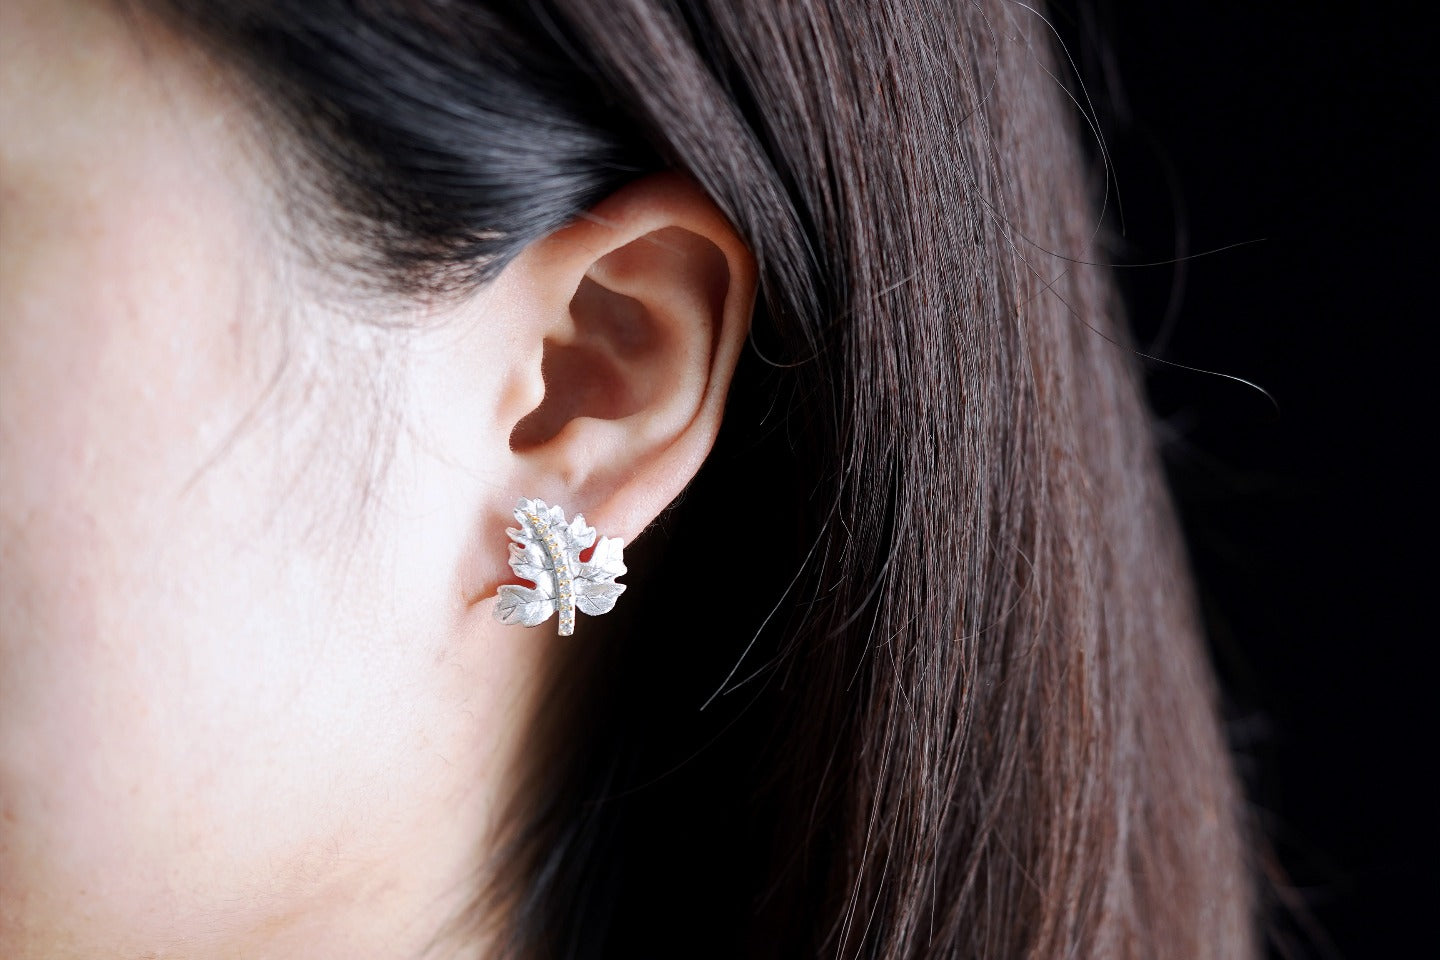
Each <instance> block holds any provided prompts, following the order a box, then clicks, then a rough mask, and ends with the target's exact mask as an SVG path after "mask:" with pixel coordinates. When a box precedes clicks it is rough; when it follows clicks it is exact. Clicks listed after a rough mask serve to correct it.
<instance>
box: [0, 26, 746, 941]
mask: <svg viewBox="0 0 1440 960" xmlns="http://www.w3.org/2000/svg"><path fill="white" fill-rule="evenodd" d="M241 102H242V101H241V99H240V98H238V97H236V96H235V95H234V92H233V89H232V87H231V86H229V85H228V83H227V82H226V81H224V80H222V79H221V77H220V75H219V72H218V71H217V70H216V68H214V67H213V65H212V64H211V63H210V62H209V61H208V60H207V59H206V58H205V57H204V56H203V55H202V54H201V53H200V52H199V51H198V50H196V49H193V48H192V47H191V46H189V45H187V44H186V43H184V42H181V41H180V40H178V39H176V38H175V37H173V36H171V35H169V34H167V33H166V32H165V31H164V30H163V29H160V28H158V27H154V26H149V25H141V24H139V23H138V22H137V21H135V20H133V19H126V18H122V17H120V16H118V15H117V14H116V13H115V12H114V11H113V10H112V8H111V6H110V5H109V4H105V3H92V2H83V0H66V2H52V0H17V2H9V3H6V4H5V5H4V6H3V7H0V954H3V955H4V956H7V957H30V956H45V957H72V956H73V957H95V956H139V955H147V956H185V957H232V956H234V957H239V956H248V957H254V956H307V957H327V956H335V957H351V958H353V957H370V956H376V957H381V956H401V955H409V954H412V953H413V954H417V955H418V953H419V952H420V948H421V947H422V946H423V945H424V943H425V942H426V940H427V939H428V938H429V937H430V936H431V935H432V934H434V933H435V932H436V925H437V924H438V923H439V922H440V921H441V920H442V919H443V917H444V916H445V915H447V913H448V911H450V910H451V909H453V908H454V907H456V906H457V905H459V904H460V903H462V902H464V901H465V900H466V899H467V898H468V896H469V895H470V893H471V892H472V891H473V878H474V877H475V876H476V875H477V873H478V871H480V870H481V869H482V868H483V866H484V863H485V858H486V854H487V843H488V842H489V838H490V836H491V834H490V831H491V829H492V828H493V827H494V826H495V824H496V823H497V821H498V818H499V816H500V811H501V809H502V807H503V806H504V804H505V803H506V802H507V801H508V800H509V797H510V792H511V791H512V790H513V789H514V788H515V785H516V782H515V772H514V771H515V770H516V768H517V764H518V763H519V762H520V761H522V760H523V759H525V749H526V745H525V740H524V732H525V730H526V729H527V726H528V724H529V721H530V718H531V717H532V715H533V712H534V711H535V710H536V709H537V708H539V705H538V704H537V703H536V702H535V700H536V690H537V689H538V678H539V677H541V676H542V675H543V668H544V665H545V664H546V663H547V662H549V660H550V658H553V657H556V656H563V654H564V650H565V647H564V646H562V645H561V644H562V643H568V642H583V640H584V635H585V632H586V629H585V628H586V623H585V622H583V620H582V622H581V623H580V624H579V626H578V628H577V630H576V636H575V637H574V638H566V639H565V640H564V641H561V640H558V639H557V638H556V637H555V636H554V622H553V621H551V623H549V624H547V625H546V627H545V628H544V629H536V630H523V629H519V628H515V627H506V626H503V625H500V624H498V623H496V622H495V621H494V618H493V616H492V612H493V610H492V607H493V600H491V599H490V598H491V597H493V595H494V593H495V590H496V587H497V586H498V585H499V584H502V583H505V582H510V581H511V577H510V574H509V571H508V568H507V567H506V552H505V542H506V541H505V535H504V528H505V527H506V526H507V524H512V521H511V520H510V517H509V510H510V508H511V506H512V505H513V503H514V501H515V499H516V497H517V496H520V495H528V496H540V497H546V498H547V499H550V500H551V501H552V502H557V503H561V504H564V505H565V506H567V508H569V509H570V510H571V511H572V512H574V511H576V510H584V512H585V514H586V517H587V519H588V520H589V522H590V523H591V524H592V525H594V526H596V527H597V528H599V529H600V530H601V532H602V533H606V534H608V535H611V536H618V537H623V538H625V539H627V540H629V539H631V538H633V537H635V536H636V535H638V534H639V533H640V531H641V530H642V529H643V528H644V526H645V524H646V523H648V522H649V520H650V519H652V518H653V517H654V516H655V515H656V513H658V511H659V510H660V509H662V508H663V507H664V505H665V504H666V503H668V502H669V500H670V499H672V498H673V497H674V496H675V495H676V494H677V493H678V492H679V491H680V489H682V488H683V486H684V484H685V483H686V482H688V480H689V479H690V477H691V476H692V475H693V473H694V470H695V469H696V467H697V466H698V464H699V463H700V462H701V461H702V460H703V458H704V456H705V454H706V452H707V451H708V449H709V446H710V444H711V443H712V442H713V439H714V434H715V431H716V430H717V429H718V425H719V418H720V410H721V408H722V406H723V398H724V393H725V390H726V388H727V385H728V379H729V375H730V371H731V370H732V369H733V366H734V363H735V358H736V356H737V355H738V353H739V350H740V348H741V345H742V344H743V341H744V336H745V331H746V324H747V323H748V316H749V311H750V303H751V300H752V298H753V294H754V280H753V264H751V262H750V261H749V259H748V255H747V254H746V253H745V250H744V246H743V244H741V243H740V241H739V240H738V239H736V238H735V236H734V234H733V233H732V232H730V229H729V227H728V225H727V224H726V223H725V222H724V220H723V218H721V217H720V216H719V215H718V214H717V213H716V212H715V211H714V209H713V207H712V206H711V205H710V204H709V203H708V201H707V200H706V199H705V198H704V197H703V195H701V194H700V193H699V192H698V191H696V190H694V189H693V188H692V187H690V186H689V185H688V183H687V182H685V181H682V180H680V179H678V178H670V177H658V178H651V179H649V180H647V181H644V182H641V183H637V184H636V185H634V187H633V189H630V190H629V191H627V192H625V193H624V194H623V195H617V196H616V197H613V198H611V200H609V201H607V204H608V206H607V208H606V210H605V211H604V216H603V217H597V218H596V220H595V222H589V221H586V222H581V223H577V224H576V225H574V226H572V227H567V228H564V229H563V230H561V231H558V232H557V233H556V234H554V235H552V236H551V237H549V238H546V239H545V240H544V241H541V242H539V243H537V244H534V245H532V246H531V247H530V248H527V249H526V251H525V252H524V253H523V254H522V255H521V256H520V257H519V258H518V259H517V260H515V261H513V262H512V263H511V264H510V265H509V266H508V267H507V268H506V269H505V270H504V272H503V273H502V274H501V275H500V276H499V278H498V279H496V280H495V281H493V282H491V283H490V284H487V285H486V286H485V287H483V288H482V289H480V290H479V291H477V292H476V293H475V294H473V295H472V296H469V297H465V298H463V299H460V300H457V301H454V302H447V303H445V304H443V305H435V304H432V305H429V306H425V305H415V304H411V305H409V306H406V307H403V308H402V307H395V308H393V309H392V310H391V313H392V314H393V315H386V316H383V317H374V318H363V317H359V316H357V315H358V314H360V313H362V312H363V310H365V309H381V308H374V307H366V308H358V307H357V308H354V309H349V308H347V307H345V305H344V304H343V303H342V302H341V301H340V300H337V299H336V298H334V297H331V296H325V295H321V294H320V293H319V292H318V291H320V290H323V289H327V284H325V283H321V282H311V278H310V277H309V276H308V274H307V271H308V270H310V269H311V268H310V266H308V265H307V264H306V263H305V262H304V261H303V259H302V258H301V257H300V256H299V255H298V254H297V253H296V252H295V251H294V250H293V249H292V248H291V246H290V245H289V243H288V242H287V241H286V240H285V239H284V237H285V236H286V234H285V231H284V230H283V228H282V226H281V216H280V215H281V207H282V201H281V200H279V199H278V197H279V196H280V195H281V192H280V191H279V190H277V189H275V187H276V183H275V180H276V177H277V174H276V173H275V171H276V169H277V168H276V166H275V165H274V164H273V163H272V161H271V159H270V158H269V156H268V154H267V153H266V151H264V150H261V149H258V148H257V146H256V142H255V138H254V137H253V132H254V130H253V121H252V118H250V117H249V116H247V115H246V113H245V112H244V110H243V108H242V106H241ZM602 222H603V224H604V226H600V225H599V224H600V223H602ZM662 231H663V232H664V233H665V241H666V242H663V243H656V242H653V241H654V239H655V237H656V236H657V235H659V234H660V233H661V232H662ZM384 309H390V308H384ZM373 319H379V320H385V321H388V322H385V323H375V322H367V321H369V320H373ZM397 321H398V322H397ZM556 371H564V374H565V375H564V376H556V375H555V373H556ZM536 411H540V413H541V415H540V416H536V415H535V414H536ZM527 418H528V419H527ZM522 423H525V424H530V425H531V427H530V429H529V430H528V433H526V432H525V431H522V433H526V435H525V437H524V442H523V443H517V442H516V441H515V440H514V439H513V438H514V437H515V436H516V427H517V425H520V424H522ZM536 425H538V428H537V426H536ZM621 602H631V596H627V597H626V598H624V599H623V600H622V601H621Z"/></svg>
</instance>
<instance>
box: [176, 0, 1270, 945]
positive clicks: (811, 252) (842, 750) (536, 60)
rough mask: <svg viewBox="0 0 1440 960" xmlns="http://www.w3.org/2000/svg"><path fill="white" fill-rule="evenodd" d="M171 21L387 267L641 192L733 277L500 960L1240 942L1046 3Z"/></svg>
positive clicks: (254, 14) (531, 827)
mask: <svg viewBox="0 0 1440 960" xmlns="http://www.w3.org/2000/svg"><path fill="white" fill-rule="evenodd" d="M163 7H164V8H165V9H166V10H167V11H170V12H172V13H178V14H180V16H181V22H184V23H186V24H188V25H190V26H192V27H196V28H198V29H199V31H200V33H201V35H203V36H205V37H207V38H209V39H211V40H214V41H216V42H217V48H218V49H221V50H223V51H224V52H225V54H226V55H227V56H229V57H231V58H233V60H234V62H236V63H238V64H239V65H240V66H241V67H242V69H243V72H244V73H245V74H247V75H248V76H249V77H250V78H251V79H252V80H254V81H255V83H256V85H257V88H258V89H259V90H260V91H262V93H263V94H264V99H265V101H266V102H267V103H269V104H270V105H271V106H272V107H274V108H275V109H276V110H277V111H278V113H279V115H280V116H282V117H283V118H284V119H285V121H286V122H287V123H288V124H289V125H290V127H291V128H292V129H293V131H294V132H295V133H296V134H298V137H297V142H298V143H300V144H301V145H302V148H303V150H304V151H305V154H306V156H307V157H309V158H310V160H311V161H313V168H314V169H315V170H318V171H319V172H320V175H319V177H318V179H317V181H316V182H317V183H318V184H319V185H320V186H321V187H322V188H323V190H324V193H325V196H326V197H327V203H328V204H329V207H328V209H329V211H330V213H331V214H334V215H335V216H337V217H339V218H340V220H339V221H337V222H340V221H343V222H344V223H345V224H347V225H348V229H351V230H353V231H358V233H356V234H355V235H358V236H363V237H364V238H365V240H366V244H365V250H366V253H367V259H365V263H364V265H363V268H364V269H366V270H372V271H377V274H376V275H377V276H380V277H383V280H384V282H385V283H386V284H388V285H390V286H392V287H394V288H396V289H399V290H408V291H414V290H417V289H422V288H434V287H435V286H436V285H437V284H441V285H453V284H457V283H458V284H471V283H480V282H483V281H484V280H485V279H487V278H488V277H490V276H493V275H494V272H495V271H496V270H498V269H500V268H502V267H503V265H504V264H505V263H506V262H507V261H508V260H509V258H511V257H513V256H514V255H515V254H516V253H517V252H518V251H519V250H520V249H522V248H523V247H524V246H525V245H526V244H527V243H529V242H531V241H532V240H534V239H536V238H538V237H541V236H543V235H545V234H546V233H548V232H549V231H551V230H554V229H555V228H557V227H559V226H560V225H562V224H564V223H566V222H568V221H570V220H572V219H573V218H575V217H579V216H583V215H584V212H585V211H586V209H587V208H588V207H589V206H591V205H592V204H594V203H595V202H597V201H598V200H600V199H601V198H602V197H604V196H606V195H607V194H609V193H610V192H612V191H614V190H615V189H617V188H619V187H620V186H622V185H623V184H625V183H626V182H628V181H629V180H632V179H634V178H636V177H638V176H640V175H642V174H644V173H646V172H648V171H652V170H659V169H666V168H671V169H678V170H681V171H684V172H685V173H687V174H688V175H689V176H691V177H693V178H694V179H695V180H696V181H697V182H698V183H699V184H700V185H701V186H703V188H704V189H705V190H706V191H707V192H708V193H709V194H710V196H711V197H712V198H713V199H714V201H715V202H716V203H717V204H718V205H719V206H720V208H721V209H722V210H723V211H724V212H725V213H726V214H727V216H728V217H729V218H730V219H731V221H732V222H733V223H734V225H735V226H736V228H737V229H738V230H739V231H740V233H741V234H742V235H743V236H744V237H745V238H746V240H747V242H748V243H749V244H750V246H751V248H752V250H753V252H754V254H755V256H756V259H757V261H758V263H759V267H760V271H761V280H762V289H761V303H760V305H759V307H758V308H757V313H756V317H755V333H754V335H753V342H752V346H753V349H752V350H750V351H749V352H748V355H747V356H746V358H745V359H744V361H743V362H742V366H741V370H740V371H739V375H738V377H737V380H736V384H735V387H734V395H733V398H732V402H731V405H730V407H729V409H728V411H727V417H726V424H725V427H724V431H723V433H722V437H721V440H720V443H719V445H718V446H717V449H716V450H715V452H714V454H713V455H712V457H711V458H710V461H709V462H708V464H707V466H706V467H705V468H704V470H703V471H702V473H701V475H700V477H699V478H697V480H696V482H695V483H694V485H693V486H692V488H691V490H690V491H689V492H688V493H687V495H686V497H685V498H684V499H683V502H682V503H680V504H679V505H678V506H676V507H675V508H674V509H673V510H671V511H670V512H668V513H667V514H666V516H665V517H664V518H662V521H661V522H660V524H659V525H658V526H659V527H660V532H658V533H651V534H649V535H647V537H645V538H642V541H641V542H640V544H639V545H638V549H639V553H640V555H641V556H640V559H639V562H637V564H636V575H635V576H634V577H632V578H631V582H632V587H633V589H632V592H631V594H630V595H629V596H627V601H628V603H627V604H624V605H622V608H624V612H621V613H619V614H617V616H620V617H624V618H625V619H624V620H623V622H622V623H621V624H620V625H619V629H618V630H617V631H616V637H615V638H614V639H613V640H611V641H610V643H609V645H608V646H605V647H596V648H590V649H591V654H592V656H593V661H591V662H587V663H586V664H585V665H584V667H583V669H582V668H581V667H580V666H579V665H576V664H572V665H568V667H567V669H566V672H565V673H564V674H563V675H562V676H561V677H558V678H557V684H560V685H561V686H560V687H559V689H562V690H564V691H566V692H565V694H564V698H565V699H564V700H563V709H562V708H561V707H562V701H560V700H556V701H555V703H556V704H557V709H556V710H555V711H553V712H552V713H550V714H548V715H547V722H548V723H549V728H548V729H547V730H546V731H545V732H544V736H543V738H541V737H540V736H539V734H538V733H537V740H536V741H535V742H536V744H537V749H539V750H541V752H540V753H539V754H537V762H536V764H535V767H534V781H533V782H532V783H531V784H530V785H529V787H528V789H527V792H526V793H525V794H524V796H523V797H520V798H517V803H516V807H515V816H514V818H513V822H512V823H511V825H510V829H509V831H508V832H507V843H506V845H505V846H504V847H503V849H502V850H501V854H500V858H499V860H498V861H497V863H496V864H495V865H494V867H495V868H494V870H493V872H492V873H491V875H490V876H489V877H488V878H487V880H486V883H485V887H484V889H483V890H482V891H480V892H479V893H478V894H477V898H478V899H477V906H476V911H475V913H474V915H473V916H470V917H468V918H462V922H461V925H460V927H459V928H457V929H461V930H463V929H465V924H466V923H473V924H475V925H479V924H481V923H483V922H484V917H485V916H486V915H495V916H498V917H499V918H500V921H501V922H502V923H503V925H504V929H505V931H506V936H507V940H506V942H507V943H508V944H509V946H510V948H511V950H512V951H513V953H514V954H515V955H517V956H525V957H574V958H580V957H600V956H617V957H651V956H684V957H697V956H739V955H744V956H752V957H763V956H774V957H822V956H824V957H831V956H833V957H844V958H850V957H874V958H887V960H900V958H915V960H918V958H929V957H985V958H998V957H1033V958H1051V957H1054V958H1060V957H1107V958H1108V957H1117V958H1118V957H1134V958H1171V957H1177V958H1178V957H1185V958H1205V957H1215V958H1237V957H1244V956H1248V955H1251V954H1252V953H1253V950H1254V944H1253V942H1252V926H1253V918H1252V915H1251V914H1252V907H1251V904H1252V891H1251V889H1250V881H1249V878H1248V874H1247V870H1246V868H1245V866H1244V862H1243V861H1244V855H1243V850H1242V844H1241V842H1240V839H1239V831H1238V827H1237V822H1238V816H1239V804H1240V799H1239V797H1238V794H1237V790H1236V787H1235V783H1234V778H1233V776H1232V773H1231V770H1230V767H1229V764H1228V761H1227V757H1226V754H1225V750H1224V747H1223V745H1222V742H1221V738H1220V735H1219V731H1218V725H1217V721H1216V716H1215V705H1214V691H1213V690H1212V683H1211V678H1210V674H1209V671H1208V667H1207V664H1206V660H1205V655H1204V650H1203V646H1202V644H1201V642H1200V639H1199V630H1198V627H1197V623H1196V616H1195V612H1194V609H1193V603H1192V599H1191V588H1190V585H1189V583H1188V581H1187V573H1186V570H1185V564H1184V559H1183V556H1182V551H1181V547H1180V544H1179V541H1178V537H1177V533H1176V529H1175V521H1174V517H1173V511H1172V508H1171V505H1170V503H1169V501H1168V499H1167V495H1166V492H1165V489H1164V485H1163V481H1162V476H1161V473H1160V470H1159V467H1158V465H1157V456H1156V452H1155V449H1154V441H1153V438H1152V434H1151V430H1150V427H1149V424H1148V422H1147V417H1146V414H1145V411H1144V406H1143V402H1142V399H1141V391H1140V389H1139V386H1138V379H1137V373H1136V370H1135V364H1134V363H1133V358H1132V355H1131V354H1130V353H1129V352H1128V350H1127V349H1126V348H1125V346H1124V344H1125V333H1124V330H1123V323H1122V322H1121V319H1120V318H1121V310H1120V306H1119V304H1118V303H1117V301H1116V297H1115V293H1114V290H1113V288H1112V285H1111V281H1110V278H1109V276H1108V275H1107V271H1106V270H1105V269H1104V268H1103V267H1099V266H1096V265H1094V264H1095V262H1096V261H1101V260H1103V259H1104V249H1103V245H1102V244H1101V243H1100V242H1099V241H1098V240H1097V228H1096V223H1097V213H1096V209H1095V204H1094V203H1093V199H1094V198H1093V193H1094V190H1093V189H1092V187H1093V184H1090V183H1088V181H1087V178H1086V175H1085V171H1086V169H1087V167H1086V163H1085V160H1084V157H1083V155H1082V150H1081V148H1080V146H1079V143H1080V140H1079V129H1080V113H1079V111H1078V109H1077V108H1076V106H1075V105H1074V104H1073V103H1072V102H1071V101H1070V100H1069V99H1067V88H1066V86H1065V85H1064V84H1063V83H1062V82H1061V81H1060V80H1058V79H1057V78H1056V69H1055V61H1054V59H1053V57H1052V54H1051V50H1050V46H1051V37H1050V35H1049V32H1048V30H1047V26H1046V24H1045V22H1044V21H1043V20H1042V19H1041V18H1040V16H1039V15H1038V14H1037V13H1036V12H1035V11H1034V10H1032V9H1031V8H1030V7H1027V6H1024V5H1021V4H1016V3H1006V2H1003V0H975V2H969V3H960V4H956V3H949V2H938V0H906V2H904V3H888V2H873V3H862V2H842V0H786V2H778V3H777V2H774V0H603V2H601V0H530V2H526V3H515V4H507V3H499V2H481V0H449V2H444V0H374V2H366V3H340V2H335V0H306V2H299V0H297V2H279V0H276V2H266V0H249V2H246V3H232V4H199V3H196V4H188V3H187V4H176V3H166V4H163ZM352 266H353V265H352ZM646 553H648V554H649V557H648V562H647V558H646V556H645V554H646ZM590 639H591V641H592V642H593V637H591V638H590Z"/></svg>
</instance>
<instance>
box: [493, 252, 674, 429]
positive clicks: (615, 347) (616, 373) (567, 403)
mask: <svg viewBox="0 0 1440 960" xmlns="http://www.w3.org/2000/svg"><path fill="white" fill-rule="evenodd" d="M570 315H571V317H572V318H573V320H574V324H575V336H574V338H573V339H572V340H568V341H564V342H561V341H558V340H555V339H552V338H548V337H547V338H546V340H545V345H544V351H543V355H542V357H541V362H540V373H541V378H542V379H543V380H544V383H545V395H544V397H543V398H542V399H541V401H540V404H539V405H538V406H537V407H536V408H535V409H534V410H532V411H530V412H529V413H527V414H526V415H525V416H524V417H522V418H521V419H520V421H519V422H518V423H516V424H515V429H514V430H512V431H511V432H510V449H511V450H514V451H516V452H523V451H525V450H530V449H534V448H536V447H539V446H541V445H542V444H544V443H546V442H547V441H549V440H551V439H552V438H554V437H555V436H556V435H557V434H558V433H559V432H560V431H561V430H563V429H564V428H565V425H566V424H568V423H570V422H571V421H573V420H575V419H576V418H578V417H592V418H595V419H598V420H620V419H623V418H625V417H628V416H630V415H631V414H634V413H637V412H639V411H640V410H642V409H643V408H644V407H645V404H646V402H647V398H648V396H649V394H650V392H651V390H652V389H653V387H654V386H655V378H654V377H653V372H647V366H648V364H646V363H643V362H637V361H641V360H642V359H644V360H649V361H650V362H651V363H653V362H655V360H656V359H657V353H658V350H659V348H660V343H659V334H658V331H657V330H656V327H655V324H654V321H653V318H652V317H650V315H649V314H648V312H647V311H646V308H645V306H644V305H643V304H641V303H640V301H638V300H636V299H634V298H633V297H627V296H625V295H623V294H619V293H616V292H614V291H612V290H608V289H606V288H605V287H604V286H602V285H601V284H599V283H597V282H596V281H594V280H592V279H591V278H589V277H584V278H582V280H581V281H580V285H579V287H578V288H577V289H576V292H575V296H574V297H573V298H572V299H571V302H570Z"/></svg>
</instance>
